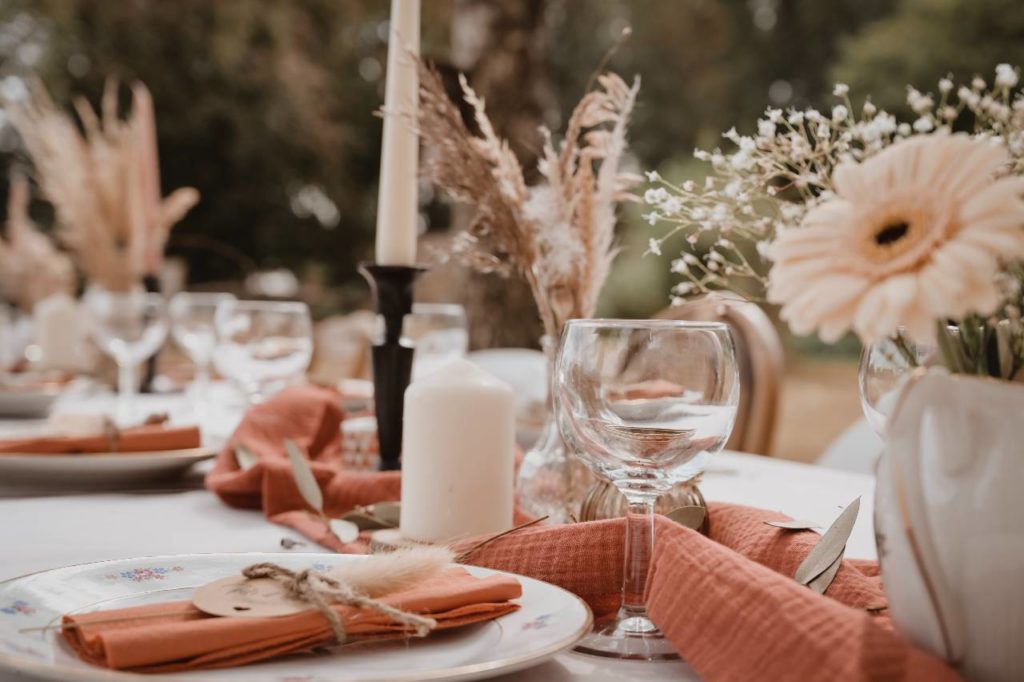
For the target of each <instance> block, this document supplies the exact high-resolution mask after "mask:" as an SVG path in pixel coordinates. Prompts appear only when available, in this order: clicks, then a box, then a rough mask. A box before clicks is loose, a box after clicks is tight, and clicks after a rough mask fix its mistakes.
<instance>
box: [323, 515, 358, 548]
mask: <svg viewBox="0 0 1024 682" xmlns="http://www.w3.org/2000/svg"><path fill="white" fill-rule="evenodd" d="M328 525H330V527H331V532H332V533H334V535H335V537H337V538H338V539H339V540H341V541H342V542H343V543H345V544H348V543H350V542H355V541H356V540H357V539H359V526H357V525H356V524H354V523H352V522H351V521H346V520H345V519H331V520H330V522H329V524H328Z"/></svg>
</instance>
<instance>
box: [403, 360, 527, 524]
mask: <svg viewBox="0 0 1024 682" xmlns="http://www.w3.org/2000/svg"><path fill="white" fill-rule="evenodd" d="M514 465H515V396H514V394H513V391H512V389H511V388H510V387H509V386H508V385H507V384H505V383H503V382H502V381H500V380H499V379H497V378H495V377H493V376H491V375H490V374H488V373H487V372H485V371H484V370H482V369H480V368H479V367H477V366H476V365H474V364H472V363H471V362H468V361H466V360H456V361H454V362H452V363H451V364H449V365H446V366H444V367H442V368H439V369H438V370H437V371H435V372H433V373H432V374H429V375H427V376H424V377H423V378H421V379H418V380H417V381H415V382H413V384H412V385H411V386H409V389H408V390H407V391H406V392H405V426H404V429H403V438H402V511H401V519H400V530H401V533H402V536H403V537H405V538H408V539H410V540H418V541H421V542H438V541H445V540H451V539H453V538H458V537H465V536H469V535H479V534H483V533H499V532H501V531H504V530H508V529H509V528H511V527H512V507H513V492H512V484H513V467H514Z"/></svg>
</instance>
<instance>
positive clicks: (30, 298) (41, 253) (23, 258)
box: [0, 178, 75, 311]
mask: <svg viewBox="0 0 1024 682" xmlns="http://www.w3.org/2000/svg"><path fill="white" fill-rule="evenodd" d="M28 203H29V188H28V182H27V181H26V180H24V179H23V178H18V179H16V180H14V181H12V182H11V187H10V193H9V194H8V197H7V238H6V239H0V294H2V295H3V297H4V299H5V300H6V301H8V302H10V303H12V304H14V305H16V306H18V307H19V308H21V309H22V310H25V311H30V310H32V309H33V308H34V307H35V305H36V303H39V301H42V300H43V299H44V298H48V297H49V296H52V295H54V294H60V293H63V294H68V295H72V294H74V291H75V268H74V266H73V265H72V264H71V259H70V258H68V257H67V254H64V253H62V252H61V251H58V250H57V248H56V246H54V244H53V242H52V241H51V240H50V238H49V237H47V236H46V235H45V234H43V233H42V232H41V231H40V230H39V228H38V227H37V226H36V225H35V224H34V223H33V222H32V220H31V218H29V216H28Z"/></svg>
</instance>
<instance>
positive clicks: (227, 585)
mask: <svg viewBox="0 0 1024 682" xmlns="http://www.w3.org/2000/svg"><path fill="white" fill-rule="evenodd" d="M192 604H193V605H194V606H195V607H196V608H197V609H199V610H200V611H202V612H203V613H208V614H210V615H211V616H230V617H233V618H273V617H276V616H290V615H291V614H293V613H301V612H303V611H309V610H310V609H313V608H315V607H314V606H313V605H312V604H310V603H308V602H304V601H302V600H300V599H296V598H295V597H293V596H291V595H290V594H288V590H287V588H285V586H284V585H282V584H281V583H279V582H277V581H276V580H271V579H270V578H253V579H249V578H246V577H244V576H240V575H234V576H231V577H228V578H221V579H220V580H215V581H214V582H212V583H207V584H206V585H203V586H201V587H198V588H196V591H195V592H194V593H193V594H192Z"/></svg>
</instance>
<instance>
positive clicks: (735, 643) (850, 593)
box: [455, 503, 959, 682]
mask: <svg viewBox="0 0 1024 682" xmlns="http://www.w3.org/2000/svg"><path fill="white" fill-rule="evenodd" d="M709 511H710V515H711V535H710V537H704V536H702V535H700V534H699V533H696V532H694V531H691V530H690V529H688V528H684V527H682V526H680V525H678V524H676V523H673V522H671V521H669V520H668V519H666V518H664V517H659V518H658V528H657V544H656V548H655V554H654V558H653V561H652V567H651V573H650V575H649V577H648V582H647V599H646V601H647V607H648V609H649V612H650V616H651V619H652V620H654V622H655V623H657V625H658V626H659V627H660V628H661V629H662V631H663V632H664V633H665V635H666V636H667V637H668V638H669V640H671V642H672V643H673V644H674V645H675V647H676V649H677V650H678V651H679V653H680V655H681V656H682V657H683V659H684V660H685V661H686V662H687V663H689V664H690V666H692V667H693V669H694V670H696V671H697V673H698V674H699V675H700V676H701V678H703V679H705V680H708V681H709V682H718V681H725V682H732V681H734V680H735V681H736V682H739V681H741V680H743V681H746V680H756V679H760V680H793V681H794V682H795V681H802V680H877V681H879V682H882V681H889V680H893V681H895V680H908V681H918V680H920V681H921V682H925V681H927V682H932V681H936V682H942V681H944V680H956V679H959V677H958V676H957V674H956V673H955V672H954V671H953V670H952V669H950V668H949V667H948V666H947V665H946V664H945V663H944V662H943V661H941V660H939V659H936V658H934V657H932V656H931V655H929V654H927V653H925V652H923V651H920V650H918V649H915V648H914V647H913V646H912V645H911V644H910V643H909V642H908V641H907V640H906V639H904V638H903V637H902V636H901V635H900V634H898V633H897V632H895V631H894V630H893V628H892V625H891V623H890V622H889V619H888V617H887V616H886V615H885V605H886V600H885V594H884V592H883V591H882V586H881V581H880V579H879V577H878V569H877V564H875V563H874V562H868V561H844V562H843V563H842V566H841V568H840V569H839V572H838V573H837V574H836V578H835V580H834V581H833V582H832V584H831V585H830V586H829V588H828V590H827V591H826V593H825V596H822V595H819V594H816V593H814V592H812V591H811V590H809V589H808V588H806V587H803V586H802V585H799V584H798V583H796V582H795V581H794V580H793V578H792V577H791V576H792V575H793V573H794V572H795V571H796V567H797V566H798V565H799V564H800V562H802V561H803V559H804V558H805V557H806V556H807V553H808V552H809V551H810V550H811V547H813V546H814V544H815V543H816V542H817V541H818V539H819V537H820V536H818V535H817V534H816V533H813V532H811V531H786V530H782V529H778V528H774V527H772V526H769V525H767V524H765V523H764V522H765V521H768V520H773V519H784V518H786V517H785V516H784V515H782V514H778V513H775V512H768V511H763V510H760V509H752V508H749V507H742V506H738V505H730V504H715V503H712V504H710V505H709ZM624 532H625V522H624V520H623V519H614V520H609V521H594V522H590V523H580V524H571V525H564V526H552V527H537V528H528V529H524V530H522V531H520V532H517V533H513V534H511V535H508V536H505V537H503V538H501V539H499V540H496V541H494V542H492V543H490V544H488V545H486V546H485V547H483V548H481V549H480V550H478V551H476V552H474V553H473V555H472V556H471V557H470V558H469V559H468V561H467V563H472V564H477V565H480V566H488V567H491V568H496V569H499V570H506V571H513V572H516V573H520V574H522V575H528V576H531V577H534V578H539V579H540V580H545V581H547V582H551V583H554V584H556V585H560V586H561V587H564V588H565V589H568V590H571V591H572V592H575V593H576V594H578V595H579V596H580V597H582V598H583V599H585V600H586V601H587V602H588V603H589V604H590V605H591V608H593V609H594V612H595V614H597V615H598V616H600V615H602V614H606V613H610V612H611V611H613V610H614V609H616V608H617V607H618V604H619V597H620V591H621V585H622V582H621V581H622V550H623V541H624ZM473 544H474V540H466V541H465V542H463V543H460V544H459V545H458V546H456V547H455V550H456V551H459V550H461V549H465V548H468V547H470V546H472V545H473Z"/></svg>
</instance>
